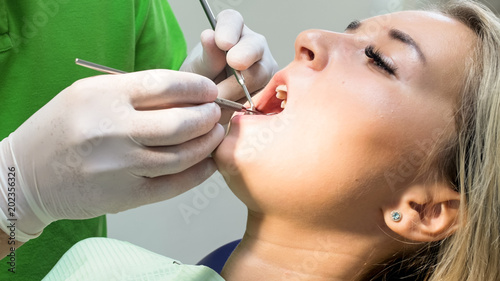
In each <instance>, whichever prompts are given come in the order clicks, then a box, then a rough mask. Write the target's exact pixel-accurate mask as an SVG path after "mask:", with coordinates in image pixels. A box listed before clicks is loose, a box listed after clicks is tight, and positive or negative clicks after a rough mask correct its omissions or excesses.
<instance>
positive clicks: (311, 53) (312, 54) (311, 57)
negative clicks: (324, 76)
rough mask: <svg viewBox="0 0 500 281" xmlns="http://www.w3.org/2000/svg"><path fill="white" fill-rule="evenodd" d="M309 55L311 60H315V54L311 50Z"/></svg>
mask: <svg viewBox="0 0 500 281" xmlns="http://www.w3.org/2000/svg"><path fill="white" fill-rule="evenodd" d="M307 54H308V55H309V60H314V53H313V51H311V50H307Z"/></svg>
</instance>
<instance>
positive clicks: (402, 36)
mask: <svg viewBox="0 0 500 281" xmlns="http://www.w3.org/2000/svg"><path fill="white" fill-rule="evenodd" d="M389 36H390V37H391V38H392V39H395V40H398V41H401V42H403V43H405V44H406V45H408V46H410V47H412V48H413V49H414V50H415V51H416V52H417V54H418V57H419V59H420V61H421V62H422V64H425V63H426V61H427V60H426V58H425V55H424V53H423V52H422V49H420V46H419V45H418V44H417V42H415V40H413V38H411V36H410V35H408V34H406V33H404V32H403V31H401V30H398V29H391V30H390V31H389Z"/></svg>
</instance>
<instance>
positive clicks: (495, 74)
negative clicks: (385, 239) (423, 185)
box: [365, 0, 500, 281]
mask: <svg viewBox="0 0 500 281" xmlns="http://www.w3.org/2000/svg"><path fill="white" fill-rule="evenodd" d="M434 10H436V11H437V12H439V13H442V14H444V15H447V16H449V17H451V18H454V19H456V20H458V21H460V22H462V23H463V24H465V25H466V26H468V27H469V28H470V29H471V30H472V31H474V33H475V34H476V36H477V43H476V46H475V48H474V49H475V50H474V53H472V54H471V56H470V59H469V61H467V62H466V66H467V67H466V73H465V74H466V79H465V81H464V84H463V87H462V93H461V95H460V97H459V99H458V101H457V103H458V104H457V105H458V106H457V113H456V117H455V128H456V135H457V136H456V138H454V139H453V141H454V142H455V143H454V144H452V145H451V147H444V148H443V151H441V153H438V154H439V155H440V156H439V158H441V156H442V158H441V159H439V160H438V161H439V162H440V167H441V169H442V171H440V172H443V173H445V174H446V176H447V177H448V178H449V179H450V180H452V181H453V183H454V185H455V188H456V190H457V191H459V192H460V194H461V202H462V203H461V204H460V217H459V223H460V227H459V229H458V230H457V232H456V233H455V234H453V235H452V236H450V237H448V238H446V239H444V240H443V241H439V242H434V243H430V244H428V245H427V246H425V247H422V248H421V249H420V250H419V251H418V252H417V253H415V254H413V255H411V256H409V257H408V256H405V255H403V256H400V257H397V258H395V259H393V260H392V261H389V262H388V264H386V265H385V266H384V268H383V269H382V270H380V268H379V269H375V270H374V272H376V274H368V275H367V276H370V277H368V278H365V279H369V280H426V281H438V280H439V281H498V280H500V20H499V18H498V17H497V16H495V15H494V14H493V13H492V12H491V10H489V9H488V8H487V7H485V6H484V5H482V4H479V3H477V2H475V1H472V0H455V1H450V2H447V3H446V4H445V5H442V6H440V7H438V8H437V9H434ZM372 273H373V271H372Z"/></svg>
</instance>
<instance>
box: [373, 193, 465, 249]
mask: <svg viewBox="0 0 500 281" xmlns="http://www.w3.org/2000/svg"><path fill="white" fill-rule="evenodd" d="M395 200H396V202H394V204H391V205H392V206H387V207H384V208H383V210H382V211H383V215H384V221H385V223H386V225H387V227H389V228H390V229H391V230H392V231H394V232H395V233H397V234H399V235H400V236H402V237H404V238H406V239H408V240H412V241H418V242H432V241H439V240H442V239H444V238H446V237H448V236H450V235H452V234H453V233H454V232H455V231H456V229H457V228H458V225H459V223H458V208H459V206H460V194H459V193H458V192H456V191H454V190H453V189H452V188H451V186H450V185H449V184H446V183H445V184H441V183H435V184H433V185H429V186H422V185H415V186H412V187H409V188H408V189H407V190H405V191H404V192H403V193H402V194H401V196H399V197H398V198H396V199H395Z"/></svg>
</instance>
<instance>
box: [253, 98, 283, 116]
mask: <svg viewBox="0 0 500 281" xmlns="http://www.w3.org/2000/svg"><path fill="white" fill-rule="evenodd" d="M282 101H283V100H280V99H278V98H276V97H275V96H273V97H272V98H270V99H269V100H267V101H265V102H261V103H260V104H259V105H258V106H257V110H258V111H260V112H262V113H266V114H269V113H280V112H281V111H283V108H281V102H282Z"/></svg>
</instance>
